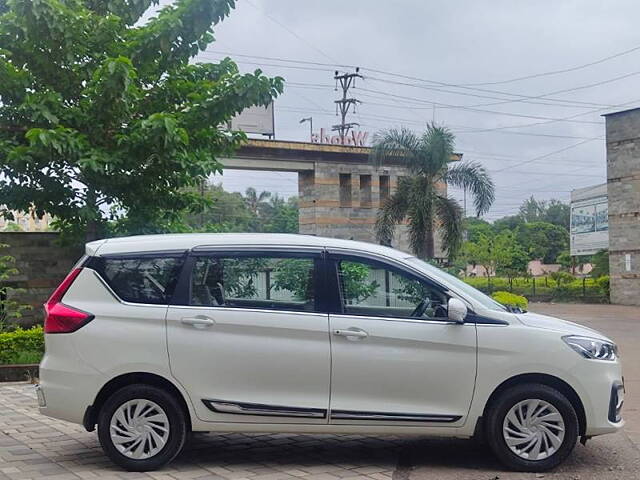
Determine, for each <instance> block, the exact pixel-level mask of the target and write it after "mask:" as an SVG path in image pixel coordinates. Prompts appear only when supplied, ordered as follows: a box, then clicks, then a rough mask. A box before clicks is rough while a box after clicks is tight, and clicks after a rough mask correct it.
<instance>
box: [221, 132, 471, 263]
mask: <svg viewBox="0 0 640 480" xmlns="http://www.w3.org/2000/svg"><path fill="white" fill-rule="evenodd" d="M369 153H370V149H369V148H365V147H354V146H346V145H327V144H320V143H304V142H288V141H276V140H257V139H251V140H249V142H248V143H247V144H246V145H245V146H243V147H242V148H241V149H240V150H239V151H238V152H237V154H236V156H235V157H233V158H228V159H223V160H222V163H223V165H224V167H225V168H229V169H233V170H261V171H281V172H282V171H286V172H297V173H298V195H299V199H300V203H299V205H300V220H299V222H300V233H304V234H310V235H318V236H325V237H334V238H344V239H350V240H361V241H365V242H376V239H375V232H374V226H375V222H376V216H377V213H378V210H379V208H380V205H381V204H382V203H383V202H384V201H385V199H386V198H387V197H388V196H389V195H391V193H393V191H394V190H395V188H396V185H397V183H398V179H399V178H400V177H402V176H404V175H408V172H407V170H406V168H405V167H403V166H401V165H398V164H390V165H384V166H381V167H379V168H377V167H375V166H373V165H372V164H371V163H370V162H369ZM461 157H462V155H460V154H456V156H455V157H454V158H453V159H452V160H460V159H461ZM439 189H440V191H441V192H442V193H443V194H446V192H447V186H446V184H444V183H443V184H441V185H439ZM436 237H437V235H436ZM393 246H394V247H396V248H399V249H401V250H406V251H408V240H407V233H406V225H399V226H398V228H397V231H396V235H395V237H394V241H393ZM436 256H437V257H440V258H442V257H444V256H445V255H444V254H443V252H442V248H441V242H440V239H439V238H436Z"/></svg>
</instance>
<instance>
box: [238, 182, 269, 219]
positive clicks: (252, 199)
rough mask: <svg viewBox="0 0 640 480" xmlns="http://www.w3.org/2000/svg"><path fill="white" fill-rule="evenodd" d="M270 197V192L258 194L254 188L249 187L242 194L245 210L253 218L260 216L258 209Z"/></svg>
mask: <svg viewBox="0 0 640 480" xmlns="http://www.w3.org/2000/svg"><path fill="white" fill-rule="evenodd" d="M270 197H271V192H265V191H262V192H260V193H258V192H257V191H256V189H255V188H253V187H249V188H247V190H246V191H245V192H244V200H245V202H246V203H247V208H248V209H249V210H250V211H251V213H253V214H254V215H255V216H258V215H260V209H261V208H262V207H263V205H264V204H265V202H266V201H267V200H269V198H270Z"/></svg>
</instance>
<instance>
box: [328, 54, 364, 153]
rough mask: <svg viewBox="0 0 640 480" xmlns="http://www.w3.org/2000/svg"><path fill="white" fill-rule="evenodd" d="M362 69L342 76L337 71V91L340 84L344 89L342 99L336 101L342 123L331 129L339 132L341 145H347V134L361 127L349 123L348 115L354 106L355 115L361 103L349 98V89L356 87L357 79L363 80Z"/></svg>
mask: <svg viewBox="0 0 640 480" xmlns="http://www.w3.org/2000/svg"><path fill="white" fill-rule="evenodd" d="M359 71H360V68H359V67H357V68H356V73H344V74H342V75H340V72H338V71H337V70H336V72H335V75H334V77H333V78H334V79H335V81H336V88H335V89H336V91H338V83H339V84H340V88H342V98H341V99H339V100H336V101H335V104H336V115H340V117H341V121H340V123H339V124H338V125H334V126H333V127H331V130H333V131H334V132H339V133H338V134H339V135H340V143H342V144H343V145H344V144H345V140H346V138H347V134H348V133H349V130H351V129H352V128H353V127H356V126H359V125H360V124H359V123H355V122H351V123H347V114H348V113H349V109H350V108H351V106H352V105H353V113H355V112H356V104H358V103H359V102H360V100H357V99H355V98H352V97H349V89H350V88H351V87H355V85H356V78H363V77H362V75H360V73H359Z"/></svg>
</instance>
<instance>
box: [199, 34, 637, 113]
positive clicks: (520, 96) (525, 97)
mask: <svg viewBox="0 0 640 480" xmlns="http://www.w3.org/2000/svg"><path fill="white" fill-rule="evenodd" d="M296 35H297V34H296ZM637 48H640V47H637ZM209 52H211V53H217V54H223V55H234V56H237V57H242V58H254V59H262V60H268V61H277V62H286V63H295V64H299V65H312V66H325V67H336V66H337V67H342V68H353V66H351V65H345V64H339V63H322V62H310V61H305V60H294V59H288V58H282V57H266V56H260V55H243V54H237V53H234V52H222V51H214V50H209ZM239 63H242V62H239ZM250 63H252V62H250ZM255 64H256V65H261V64H260V63H255ZM269 66H276V67H277V66H281V67H283V68H290V67H288V66H285V65H274V64H270V65H269ZM300 68H302V67H300ZM310 69H311V68H310ZM312 70H324V69H316V68H313V69H312ZM362 70H368V71H370V72H374V73H379V74H382V75H387V76H392V77H398V78H403V79H408V80H413V81H418V82H423V83H429V84H434V85H439V86H442V87H451V88H457V89H463V90H470V91H479V92H483V93H492V94H497V95H502V96H503V97H504V96H507V97H517V98H516V99H504V98H499V97H492V96H487V95H479V94H471V93H463V92H457V91H451V90H443V89H438V88H435V87H427V86H425V85H416V84H411V83H406V82H404V83H403V82H394V81H392V80H388V79H381V78H376V77H371V76H367V78H368V79H372V80H377V81H382V82H388V83H397V84H400V85H405V86H412V87H417V88H424V89H429V90H434V91H441V92H444V93H452V94H456V95H464V96H472V97H478V98H490V99H496V100H501V102H496V103H490V104H481V105H477V106H478V107H479V106H489V105H498V104H502V103H511V102H514V101H516V100H517V101H519V102H522V103H529V102H528V101H527V100H538V99H541V98H544V97H548V96H550V95H554V94H557V93H563V92H571V91H575V90H582V89H586V88H591V87H594V86H599V85H604V84H606V83H611V82H614V81H618V80H621V79H624V78H628V77H630V76H635V75H638V74H640V72H632V73H629V74H625V75H622V76H619V77H614V78H612V79H608V80H603V81H600V82H596V83H594V84H590V85H582V86H579V87H572V88H568V89H563V90H558V91H555V92H548V93H545V94H541V95H524V94H519V93H512V92H505V91H499V90H491V89H484V88H474V87H472V86H470V85H467V84H455V83H448V82H440V81H436V80H430V79H425V78H420V77H414V76H410V75H403V74H398V73H393V72H389V71H385V70H378V69H373V68H368V67H362ZM325 71H326V70H325ZM547 100H548V101H552V102H559V103H561V104H564V105H556V104H554V103H542V104H545V105H550V106H566V107H576V108H578V107H579V106H582V107H585V106H587V107H589V106H590V107H593V106H598V107H610V105H603V104H597V103H593V102H581V101H578V100H568V99H561V98H547ZM531 103H534V104H537V103H540V102H531Z"/></svg>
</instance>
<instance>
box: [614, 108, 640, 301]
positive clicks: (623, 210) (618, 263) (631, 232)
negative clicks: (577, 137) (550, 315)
mask: <svg viewBox="0 0 640 480" xmlns="http://www.w3.org/2000/svg"><path fill="white" fill-rule="evenodd" d="M606 132H607V194H608V196H609V269H610V274H611V302H612V303H618V304H622V305H640V109H633V110H628V111H624V112H617V113H613V114H610V115H607V116H606Z"/></svg>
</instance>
